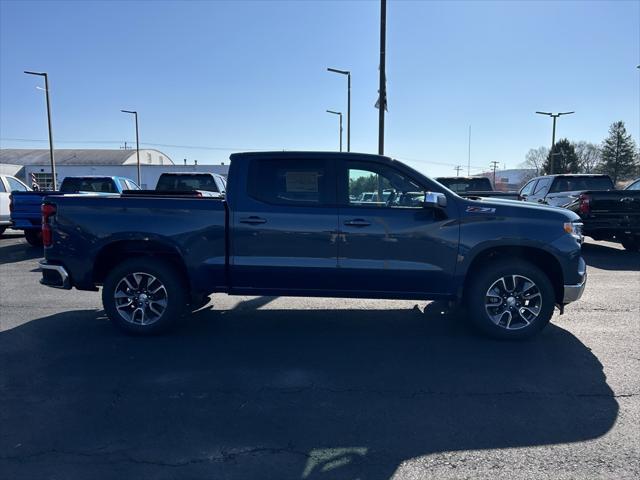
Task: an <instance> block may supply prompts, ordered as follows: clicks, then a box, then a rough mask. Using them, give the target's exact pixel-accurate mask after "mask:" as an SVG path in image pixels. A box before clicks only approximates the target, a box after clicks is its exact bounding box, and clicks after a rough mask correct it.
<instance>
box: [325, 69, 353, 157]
mask: <svg viewBox="0 0 640 480" xmlns="http://www.w3.org/2000/svg"><path fill="white" fill-rule="evenodd" d="M327 71H329V72H333V73H339V74H341V75H346V76H347V152H350V151H351V72H350V71H349V70H338V69H337V68H327Z"/></svg>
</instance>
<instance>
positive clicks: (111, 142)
mask: <svg viewBox="0 0 640 480" xmlns="http://www.w3.org/2000/svg"><path fill="white" fill-rule="evenodd" d="M0 141H5V142H37V143H42V142H46V141H47V140H41V139H35V138H7V137H3V138H0ZM56 143H75V144H83V143H84V144H92V145H122V140H56ZM140 145H146V146H148V147H165V148H186V149H191V150H215V151H245V152H248V151H256V152H259V151H265V150H281V149H279V148H275V149H273V148H271V149H269V148H241V147H217V146H216V147H214V146H203V145H174V144H169V143H150V142H140Z"/></svg>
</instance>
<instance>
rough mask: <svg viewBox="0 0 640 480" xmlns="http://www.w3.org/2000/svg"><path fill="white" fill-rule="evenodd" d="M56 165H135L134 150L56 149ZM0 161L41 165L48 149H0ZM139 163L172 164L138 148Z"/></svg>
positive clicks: (46, 159) (160, 155) (162, 156)
mask: <svg viewBox="0 0 640 480" xmlns="http://www.w3.org/2000/svg"><path fill="white" fill-rule="evenodd" d="M55 160H56V165H135V164H136V163H137V159H136V151H135V150H121V149H118V150H113V149H110V150H107V149H56V150H55ZM0 163H2V164H9V165H23V166H25V165H43V166H47V165H49V164H50V162H49V150H48V149H38V150H30V149H23V148H3V149H0ZM140 164H141V165H173V161H172V160H171V159H170V158H169V157H168V156H167V155H166V154H165V153H162V152H160V151H158V150H152V149H143V150H140Z"/></svg>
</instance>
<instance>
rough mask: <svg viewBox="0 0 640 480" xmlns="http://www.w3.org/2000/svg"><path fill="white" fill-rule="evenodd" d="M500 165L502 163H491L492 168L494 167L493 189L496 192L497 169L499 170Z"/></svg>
mask: <svg viewBox="0 0 640 480" xmlns="http://www.w3.org/2000/svg"><path fill="white" fill-rule="evenodd" d="M499 164H500V162H498V161H496V160H494V161H493V162H491V166H492V167H493V189H494V190H495V188H496V168H498V165H499Z"/></svg>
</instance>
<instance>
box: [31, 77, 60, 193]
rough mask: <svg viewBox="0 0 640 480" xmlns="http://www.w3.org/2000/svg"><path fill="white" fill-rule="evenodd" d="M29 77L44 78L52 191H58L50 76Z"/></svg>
mask: <svg viewBox="0 0 640 480" xmlns="http://www.w3.org/2000/svg"><path fill="white" fill-rule="evenodd" d="M24 73H26V74H27V75H37V76H39V77H44V93H45V95H46V97H47V124H48V126H49V159H50V161H51V190H55V189H56V160H55V154H54V151H53V130H52V128H51V102H50V101H49V76H48V75H47V73H46V72H28V71H26V70H25V72H24Z"/></svg>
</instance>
